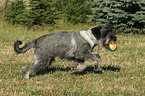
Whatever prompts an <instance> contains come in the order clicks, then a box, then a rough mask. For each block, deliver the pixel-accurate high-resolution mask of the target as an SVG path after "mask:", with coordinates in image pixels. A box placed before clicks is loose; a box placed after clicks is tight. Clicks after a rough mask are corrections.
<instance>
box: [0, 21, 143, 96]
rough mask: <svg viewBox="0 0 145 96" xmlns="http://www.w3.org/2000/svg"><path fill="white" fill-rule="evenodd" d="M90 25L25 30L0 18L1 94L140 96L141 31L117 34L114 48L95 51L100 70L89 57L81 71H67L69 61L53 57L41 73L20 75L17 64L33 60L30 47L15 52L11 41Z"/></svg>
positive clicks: (29, 38) (28, 95)
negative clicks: (24, 77) (76, 72)
mask: <svg viewBox="0 0 145 96" xmlns="http://www.w3.org/2000/svg"><path fill="white" fill-rule="evenodd" d="M91 27H93V26H91V25H73V26H63V27H60V28H52V27H48V28H47V29H45V30H43V31H41V30H37V31H32V30H26V29H25V28H23V27H20V26H17V25H16V26H12V25H9V24H7V23H4V22H2V21H1V22H0V94H1V96H32V95H35V96H38V95H39V96H56V95H59V96H66V95H67V96H102V95H103V96H113V95H121V96H123V95H124V96H127V95H128V96H133V95H136V96H143V95H144V94H145V35H127V34H126V35H125V34H124V35H123V34H122V35H119V34H118V35H117V37H118V43H117V44H118V49H117V50H116V51H115V52H110V51H106V52H102V51H100V50H98V48H97V47H96V48H95V49H94V52H95V53H98V54H100V56H101V59H102V66H103V70H102V72H99V73H96V72H94V71H93V64H92V61H88V62H86V64H87V69H86V70H85V72H84V73H83V74H78V75H71V74H69V72H68V71H69V69H70V68H71V67H73V66H74V64H73V61H68V60H60V59H58V58H57V59H56V62H54V63H53V64H52V66H51V67H50V69H49V70H50V71H49V72H48V73H47V74H45V75H39V76H34V77H32V78H30V79H29V80H25V79H22V78H21V68H22V67H23V66H27V65H30V64H32V63H33V52H32V49H31V50H30V51H28V52H27V53H25V54H20V55H17V54H15V52H14V50H13V44H14V42H15V41H16V40H17V39H19V40H22V41H24V43H26V42H29V41H31V40H33V39H35V38H37V37H39V36H41V35H44V34H48V33H53V32H59V31H62V30H67V31H75V30H76V31H78V30H84V29H86V28H91Z"/></svg>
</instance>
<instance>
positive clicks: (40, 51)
mask: <svg viewBox="0 0 145 96" xmlns="http://www.w3.org/2000/svg"><path fill="white" fill-rule="evenodd" d="M112 32H113V26H112V25H111V24H106V25H103V26H96V27H94V28H91V29H89V30H86V31H78V32H58V33H53V34H47V35H44V36H42V37H40V38H37V39H35V40H33V41H31V42H29V43H26V44H25V45H24V47H22V48H19V45H20V44H22V42H21V41H16V42H15V44H14V50H15V52H16V53H18V54H20V53H25V52H26V51H28V50H29V49H30V48H34V64H33V65H30V66H26V67H23V68H22V72H23V77H24V78H27V79H29V76H30V75H32V74H33V73H37V72H40V71H44V70H46V69H47V68H48V67H49V66H50V65H51V63H52V62H53V61H54V59H55V57H59V58H61V59H63V58H65V59H69V60H75V61H76V62H77V67H76V68H73V69H71V70H70V73H76V72H83V71H84V70H85V68H86V65H85V64H84V62H85V61H86V60H88V59H91V60H93V61H94V64H95V67H94V69H95V70H96V71H98V69H99V68H101V63H100V62H101V61H100V56H99V55H98V54H95V53H92V49H93V48H94V47H95V45H99V46H100V48H101V49H102V50H103V51H104V50H106V48H107V47H106V48H105V46H104V45H107V44H108V42H109V41H116V36H114V35H113V34H112Z"/></svg>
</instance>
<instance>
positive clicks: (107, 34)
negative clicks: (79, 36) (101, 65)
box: [91, 24, 117, 49]
mask: <svg viewBox="0 0 145 96" xmlns="http://www.w3.org/2000/svg"><path fill="white" fill-rule="evenodd" d="M91 30H92V34H93V35H94V36H95V37H96V38H97V40H99V41H100V42H101V43H102V46H101V47H104V48H106V49H108V45H109V44H110V43H117V37H116V36H115V35H114V34H113V32H114V28H113V25H112V24H105V25H103V26H96V27H94V28H92V29H91Z"/></svg>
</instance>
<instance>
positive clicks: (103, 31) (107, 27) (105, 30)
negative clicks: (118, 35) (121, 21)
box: [100, 24, 114, 37]
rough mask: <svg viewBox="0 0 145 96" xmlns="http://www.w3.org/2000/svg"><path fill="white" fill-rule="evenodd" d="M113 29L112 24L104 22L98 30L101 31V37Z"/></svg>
mask: <svg viewBox="0 0 145 96" xmlns="http://www.w3.org/2000/svg"><path fill="white" fill-rule="evenodd" d="M113 31H114V28H113V25H112V24H105V25H103V26H102V28H101V30H100V32H101V37H105V36H107V35H108V34H109V33H112V32H113Z"/></svg>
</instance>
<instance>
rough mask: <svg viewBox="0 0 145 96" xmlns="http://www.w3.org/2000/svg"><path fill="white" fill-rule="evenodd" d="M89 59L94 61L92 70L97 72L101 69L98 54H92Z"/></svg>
mask: <svg viewBox="0 0 145 96" xmlns="http://www.w3.org/2000/svg"><path fill="white" fill-rule="evenodd" d="M90 58H91V59H92V60H93V61H94V70H95V71H99V70H100V69H101V57H100V56H99V54H94V53H92V54H91V55H90Z"/></svg>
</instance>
